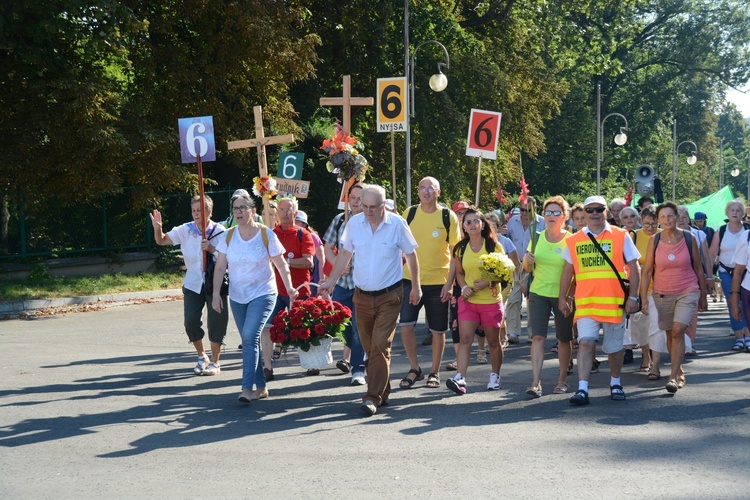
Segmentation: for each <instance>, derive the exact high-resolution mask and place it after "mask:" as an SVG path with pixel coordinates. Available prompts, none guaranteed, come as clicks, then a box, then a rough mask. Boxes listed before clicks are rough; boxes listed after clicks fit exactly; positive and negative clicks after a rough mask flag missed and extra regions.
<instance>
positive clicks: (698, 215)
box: [693, 212, 708, 220]
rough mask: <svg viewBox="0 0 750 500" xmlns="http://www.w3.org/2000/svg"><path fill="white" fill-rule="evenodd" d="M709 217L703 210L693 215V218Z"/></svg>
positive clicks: (705, 218)
mask: <svg viewBox="0 0 750 500" xmlns="http://www.w3.org/2000/svg"><path fill="white" fill-rule="evenodd" d="M707 219H708V217H706V214H704V213H703V212H695V215H694V216H693V220H707Z"/></svg>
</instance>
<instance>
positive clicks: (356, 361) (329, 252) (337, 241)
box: [323, 184, 366, 385]
mask: <svg viewBox="0 0 750 500" xmlns="http://www.w3.org/2000/svg"><path fill="white" fill-rule="evenodd" d="M349 209H350V210H349V217H350V218H351V217H354V216H355V215H357V214H360V213H362V186H361V185H359V184H354V185H352V187H351V188H349ZM344 229H346V217H344V212H341V213H340V214H338V215H337V216H336V217H334V218H333V220H332V221H331V225H330V226H328V230H327V231H326V233H325V234H324V235H323V241H324V242H325V244H324V246H323V248H324V249H325V253H326V262H330V263H331V266H332V268H333V266H335V265H336V259H337V258H338V252H340V251H341V236H342V235H343V234H344ZM352 266H354V257H352V258H351V260H350V261H349V264H348V265H347V266H346V267H345V268H344V271H343V272H342V274H341V277H340V278H339V280H338V281H337V282H336V286H335V287H334V288H333V293H332V294H331V298H332V299H333V300H335V301H337V302H339V303H341V304H343V305H345V306H346V307H348V308H349V309H351V310H352V322H351V324H349V325H348V326H347V327H346V330H344V339H345V341H346V346H345V348H344V351H345V352H344V356H343V357H342V359H340V360H339V361H338V362H337V363H336V367H338V369H339V370H341V371H342V372H344V373H348V372H350V371H351V374H352V381H351V385H365V383H366V382H365V351H364V350H363V349H362V342H361V341H360V340H359V331H358V330H357V308H356V307H355V306H354V301H353V299H354V276H353V274H352V272H351V270H352ZM347 350H348V351H349V352H348V353H347V352H346V351H347Z"/></svg>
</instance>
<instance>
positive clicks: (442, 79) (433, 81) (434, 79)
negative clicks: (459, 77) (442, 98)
mask: <svg viewBox="0 0 750 500" xmlns="http://www.w3.org/2000/svg"><path fill="white" fill-rule="evenodd" d="M447 86H448V77H447V76H445V75H444V74H443V72H442V71H440V68H439V67H438V72H437V73H435V74H434V75H432V76H431V77H430V88H431V89H432V90H433V91H435V92H442V91H443V90H445V88H446V87H447Z"/></svg>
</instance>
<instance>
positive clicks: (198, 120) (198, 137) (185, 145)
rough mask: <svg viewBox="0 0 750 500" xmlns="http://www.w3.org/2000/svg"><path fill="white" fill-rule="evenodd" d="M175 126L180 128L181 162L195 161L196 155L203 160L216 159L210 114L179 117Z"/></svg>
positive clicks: (212, 121)
mask: <svg viewBox="0 0 750 500" xmlns="http://www.w3.org/2000/svg"><path fill="white" fill-rule="evenodd" d="M177 127H178V128H179V130H180V154H181V156H182V163H196V162H197V161H198V160H197V157H198V156H200V157H201V160H203V161H216V145H215V143H214V120H213V117H212V116H199V117H195V118H179V119H178V120H177Z"/></svg>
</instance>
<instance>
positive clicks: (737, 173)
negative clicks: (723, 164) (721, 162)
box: [731, 167, 740, 177]
mask: <svg viewBox="0 0 750 500" xmlns="http://www.w3.org/2000/svg"><path fill="white" fill-rule="evenodd" d="M731 173H732V177H737V176H738V175H740V169H739V168H737V167H734V168H733V169H732V172H731Z"/></svg>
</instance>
